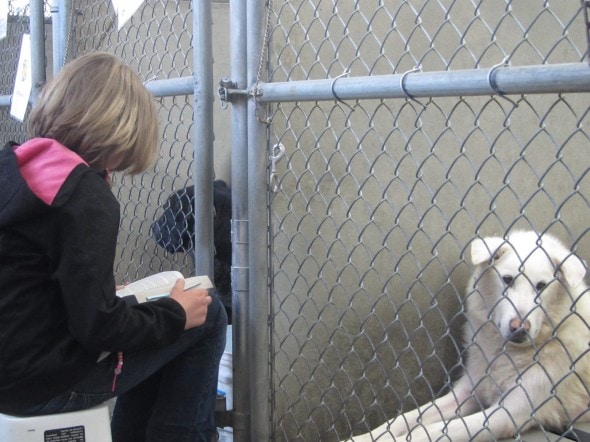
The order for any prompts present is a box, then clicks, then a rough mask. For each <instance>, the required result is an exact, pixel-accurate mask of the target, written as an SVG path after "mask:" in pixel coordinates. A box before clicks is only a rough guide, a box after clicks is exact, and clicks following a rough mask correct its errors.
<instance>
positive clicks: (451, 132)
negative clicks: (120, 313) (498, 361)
mask: <svg viewBox="0 0 590 442" xmlns="http://www.w3.org/2000/svg"><path fill="white" fill-rule="evenodd" d="M272 6H273V8H272V12H271V15H272V21H273V27H272V29H271V32H270V40H269V46H270V54H269V80H268V81H269V82H276V81H290V80H306V79H324V78H336V77H337V76H339V75H341V74H343V73H348V74H350V75H351V76H365V75H378V74H391V73H404V72H408V71H410V70H412V69H414V68H415V67H416V66H420V67H421V69H422V70H424V71H440V70H458V69H480V68H481V69H490V68H491V67H492V66H495V65H497V64H498V63H501V62H502V61H503V60H504V59H508V60H509V62H510V63H511V65H513V66H521V65H532V64H549V63H564V62H579V61H581V60H582V59H583V58H584V56H585V52H586V50H587V48H586V44H585V41H584V38H585V37H584V23H583V17H582V9H581V6H580V3H579V2H552V1H546V2H532V1H526V2H515V1H503V2H499V3H491V2H473V1H467V0H466V1H462V0H461V1H433V0H424V1H418V0H417V1H401V2H383V1H371V2H354V1H345V2H342V1H340V2H338V1H305V2H303V1H295V2H293V1H291V2H280V3H278V2H275V3H274V4H273V5H272ZM555 92H556V93H555V94H551V95H543V96H532V95H531V96H528V95H527V96H525V95H522V96H513V97H510V98H511V100H506V99H504V98H502V97H498V96H492V97H453V98H436V99H434V98H432V99H419V100H397V101H396V100H365V101H356V102H354V101H351V102H346V103H342V102H338V101H336V102H327V103H326V102H304V103H302V102H300V103H279V104H276V105H273V106H272V109H271V114H272V117H273V118H272V124H271V145H272V144H275V143H281V144H282V145H283V146H284V147H285V150H286V152H285V157H284V158H283V160H281V162H279V163H278V164H277V169H278V170H277V171H278V173H279V176H278V178H277V179H278V183H279V185H278V191H277V192H276V193H274V194H273V196H272V205H271V206H272V208H271V219H272V245H273V271H272V280H273V290H272V309H271V315H272V318H273V334H272V356H271V360H272V365H273V369H272V375H273V379H272V389H273V399H274V403H273V416H272V424H271V425H272V429H273V438H274V440H276V441H283V440H284V441H298V440H299V441H309V440H322V441H333V440H342V439H345V438H347V437H350V436H351V435H353V434H360V433H364V432H366V431H369V430H370V429H371V428H375V427H376V426H377V425H380V424H381V423H383V422H384V421H385V420H387V419H391V418H393V417H395V416H396V415H398V414H399V413H400V412H404V411H408V410H411V409H413V408H416V407H417V406H418V405H420V404H423V403H425V402H427V401H429V400H431V399H433V398H434V397H437V396H439V395H441V394H442V393H443V392H445V391H447V390H448V389H449V387H450V385H451V383H452V382H453V380H455V379H456V378H457V377H458V375H459V374H460V373H461V372H462V368H463V367H462V356H463V351H464V346H463V344H462V342H461V337H460V333H461V328H462V326H463V325H464V307H463V298H464V296H465V292H466V289H467V280H468V278H469V275H470V271H471V270H470V266H469V264H468V263H467V260H466V257H467V247H468V245H469V243H470V242H471V240H472V239H473V238H474V237H476V236H480V235H491V234H499V235H504V234H505V233H506V232H508V231H509V230H512V229H515V228H523V229H533V230H537V231H539V232H543V231H549V232H552V233H554V234H555V235H556V236H558V237H560V238H562V239H563V240H564V241H565V242H566V243H568V244H573V245H574V250H575V251H576V252H577V253H578V254H579V255H581V256H585V257H588V256H590V249H589V248H590V237H589V236H588V234H587V225H586V223H585V222H584V219H585V215H587V214H588V211H589V208H588V191H589V189H590V188H589V187H588V186H589V183H588V178H587V171H588V161H587V159H586V157H587V155H586V152H587V148H588V131H587V128H586V126H587V125H588V98H587V97H586V96H579V95H578V96H576V95H573V94H570V95H567V94H559V87H558V85H556V90H555ZM490 437H492V438H493V435H492V436H490Z"/></svg>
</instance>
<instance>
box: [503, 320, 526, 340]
mask: <svg viewBox="0 0 590 442" xmlns="http://www.w3.org/2000/svg"><path fill="white" fill-rule="evenodd" d="M509 326H510V336H509V337H508V339H509V340H510V341H512V342H514V343H515V344H522V343H523V342H524V341H525V340H526V338H527V335H528V332H529V331H530V329H531V322H530V321H529V320H528V319H525V320H524V321H522V320H521V319H520V318H513V319H512V320H511V321H510V324H509Z"/></svg>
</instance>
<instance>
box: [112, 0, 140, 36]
mask: <svg viewBox="0 0 590 442" xmlns="http://www.w3.org/2000/svg"><path fill="white" fill-rule="evenodd" d="M112 2H113V8H115V12H116V13H117V25H118V28H119V30H121V28H122V27H123V26H125V23H127V22H128V21H129V19H130V18H131V16H132V15H133V14H135V12H136V11H137V10H138V9H139V7H140V6H141V5H142V4H143V2H144V0H112Z"/></svg>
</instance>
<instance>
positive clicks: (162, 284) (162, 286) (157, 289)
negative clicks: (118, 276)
mask: <svg viewBox="0 0 590 442" xmlns="http://www.w3.org/2000/svg"><path fill="white" fill-rule="evenodd" d="M179 278H184V276H183V275H182V273H180V272H177V271H175V270H169V271H165V272H160V273H155V274H153V275H150V276H147V277H145V278H143V279H139V280H137V281H135V282H132V283H129V284H127V285H126V286H125V287H123V288H122V289H120V290H117V296H119V297H125V296H135V299H136V300H137V302H139V303H141V302H147V301H154V300H156V299H160V298H163V297H166V296H169V295H170V291H171V290H172V288H173V287H174V284H175V283H176V281H177V280H178V279H179ZM193 287H199V288H202V289H210V288H213V284H212V283H211V280H210V279H209V277H208V276H207V275H203V276H192V277H190V278H184V289H185V290H187V289H190V288H193Z"/></svg>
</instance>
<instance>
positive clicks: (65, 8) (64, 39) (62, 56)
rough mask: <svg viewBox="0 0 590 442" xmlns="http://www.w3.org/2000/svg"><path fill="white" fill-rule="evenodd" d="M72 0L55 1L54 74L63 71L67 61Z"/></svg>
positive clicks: (53, 9) (53, 11)
mask: <svg viewBox="0 0 590 442" xmlns="http://www.w3.org/2000/svg"><path fill="white" fill-rule="evenodd" d="M71 12H72V2H71V0H54V1H53V8H52V13H53V21H52V23H53V39H54V40H53V74H54V75H55V74H57V73H58V72H59V71H61V68H62V67H63V65H64V64H65V63H66V57H67V54H66V49H67V47H68V39H69V38H70V16H71Z"/></svg>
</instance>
